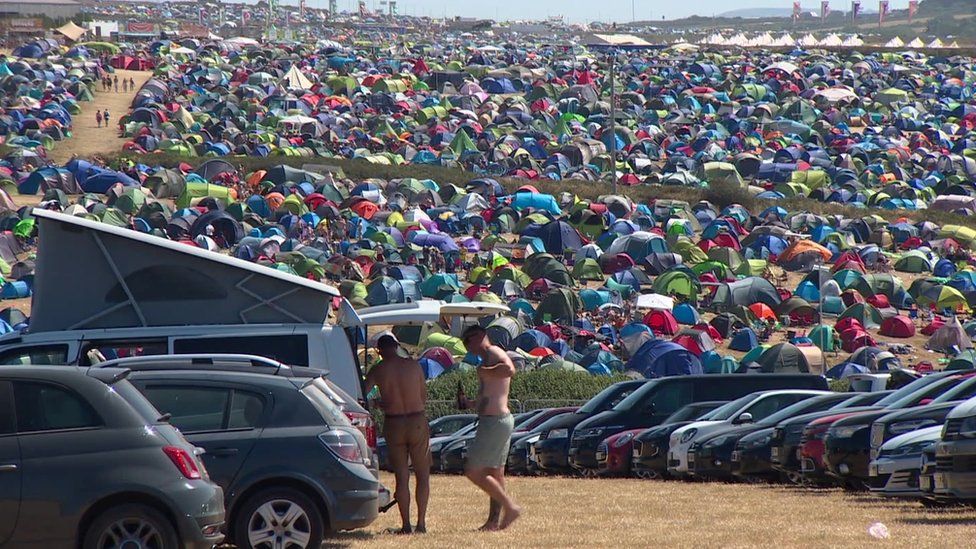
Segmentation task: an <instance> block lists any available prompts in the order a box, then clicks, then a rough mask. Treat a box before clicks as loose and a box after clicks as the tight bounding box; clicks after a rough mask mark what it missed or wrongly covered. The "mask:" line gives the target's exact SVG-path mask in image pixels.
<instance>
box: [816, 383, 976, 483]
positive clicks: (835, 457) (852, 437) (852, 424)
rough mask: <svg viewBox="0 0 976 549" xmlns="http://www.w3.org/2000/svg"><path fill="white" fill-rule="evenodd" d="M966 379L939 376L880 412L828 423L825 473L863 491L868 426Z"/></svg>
mask: <svg viewBox="0 0 976 549" xmlns="http://www.w3.org/2000/svg"><path fill="white" fill-rule="evenodd" d="M968 378H969V374H963V375H958V374H956V375H954V374H952V373H950V374H949V375H943V376H942V377H940V378H939V379H937V380H936V381H935V382H934V383H931V384H930V385H928V386H926V387H923V388H921V389H919V390H918V391H915V392H914V393H912V394H910V395H908V396H906V397H904V398H902V399H900V400H898V401H896V402H893V403H891V404H889V405H888V406H886V407H885V408H884V409H882V410H872V411H866V412H861V413H858V414H854V415H852V416H850V417H845V418H843V419H839V420H837V421H835V422H834V423H832V424H831V425H830V428H829V429H828V430H827V433H826V435H825V436H824V464H825V465H826V467H827V473H828V474H829V475H830V476H832V477H834V478H835V479H837V480H838V481H839V482H840V484H842V485H843V486H846V487H849V488H854V489H863V488H865V487H867V486H868V482H869V481H870V478H871V477H870V475H869V470H868V466H869V465H870V463H871V424H872V423H874V422H875V421H876V420H878V419H880V418H881V417H883V416H886V415H888V414H890V413H891V412H895V411H898V410H905V409H908V408H912V407H915V406H919V405H921V404H923V403H924V404H927V403H928V402H930V401H932V400H933V399H935V398H938V397H939V396H941V395H942V394H944V393H946V392H947V391H949V390H951V389H953V388H954V387H956V386H958V385H959V384H961V383H962V382H964V381H965V380H966V379H968ZM922 379H925V378H922Z"/></svg>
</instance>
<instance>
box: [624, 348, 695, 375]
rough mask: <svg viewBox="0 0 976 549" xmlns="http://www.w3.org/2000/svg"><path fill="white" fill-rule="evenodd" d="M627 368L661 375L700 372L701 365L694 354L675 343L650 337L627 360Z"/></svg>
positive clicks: (644, 373)
mask: <svg viewBox="0 0 976 549" xmlns="http://www.w3.org/2000/svg"><path fill="white" fill-rule="evenodd" d="M625 368H626V369H627V370H634V371H637V372H640V373H642V374H643V375H644V377H663V376H680V375H691V374H701V373H702V365H701V361H699V360H698V357H696V356H695V355H694V354H692V353H691V351H689V350H688V349H685V348H684V347H682V346H681V345H678V344H677V343H672V342H670V341H665V340H663V339H651V340H649V341H646V342H645V343H644V344H643V345H641V348H640V350H638V351H637V353H636V354H635V355H634V356H633V357H631V359H630V360H628V361H627V365H626V367H625Z"/></svg>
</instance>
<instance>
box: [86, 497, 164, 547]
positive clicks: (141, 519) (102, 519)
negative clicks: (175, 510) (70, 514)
mask: <svg viewBox="0 0 976 549" xmlns="http://www.w3.org/2000/svg"><path fill="white" fill-rule="evenodd" d="M178 546H179V539H178V538H177V535H176V528H174V527H173V525H172V524H171V523H170V521H169V520H168V519H167V518H166V517H165V516H163V514H162V513H160V512H159V511H157V510H155V509H153V508H152V507H149V506H148V505H140V504H131V505H120V506H118V507H113V508H111V509H109V510H108V511H105V512H103V513H102V514H100V515H98V516H97V517H95V520H94V521H93V522H92V524H91V527H89V528H88V531H87V532H86V533H85V540H84V544H83V547H84V549H116V548H118V549H121V548H123V547H124V548H129V547H132V548H139V549H168V548H170V547H178Z"/></svg>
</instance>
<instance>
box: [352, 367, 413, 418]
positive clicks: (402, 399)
mask: <svg viewBox="0 0 976 549" xmlns="http://www.w3.org/2000/svg"><path fill="white" fill-rule="evenodd" d="M366 384H367V386H369V385H371V384H375V385H376V386H377V387H379V389H380V398H381V400H380V406H381V407H382V408H383V413H384V414H386V415H387V416H402V415H407V414H416V413H421V412H424V411H425V409H426V403H427V383H426V380H425V379H424V371H423V369H422V368H421V367H420V364H418V363H417V361H416V360H412V359H408V358H400V357H394V358H387V359H385V360H383V361H382V362H380V363H379V364H377V365H376V366H374V367H373V369H372V370H370V371H369V374H368V375H367V376H366Z"/></svg>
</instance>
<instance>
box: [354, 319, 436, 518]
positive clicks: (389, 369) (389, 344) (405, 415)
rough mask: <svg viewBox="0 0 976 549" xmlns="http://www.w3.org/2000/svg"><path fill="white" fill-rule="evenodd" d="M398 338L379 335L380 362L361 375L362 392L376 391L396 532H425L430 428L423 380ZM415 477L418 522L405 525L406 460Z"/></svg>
mask: <svg viewBox="0 0 976 549" xmlns="http://www.w3.org/2000/svg"><path fill="white" fill-rule="evenodd" d="M399 349H400V343H399V342H398V341H397V340H396V338H395V337H393V336H392V335H382V336H380V338H379V339H378V340H377V341H376V350H377V351H378V352H379V355H380V357H382V359H383V360H382V361H381V362H380V363H379V364H377V365H376V366H374V367H373V368H372V369H371V370H370V371H369V373H368V374H367V375H366V391H367V392H369V391H370V390H371V389H372V388H373V386H376V387H378V388H379V391H380V407H381V408H382V409H383V418H384V419H383V435H384V436H385V437H386V447H387V450H388V452H389V456H390V465H391V466H392V467H393V473H394V475H395V476H396V490H395V491H394V493H393V495H394V497H395V498H396V502H397V506H398V507H399V509H400V520H401V522H402V524H403V526H402V528H400V530H398V531H397V533H399V534H410V533H412V532H414V531H416V532H417V533H426V532H427V501H428V500H429V499H430V463H431V458H430V429H429V426H428V423H427V413H426V407H427V382H426V380H425V379H424V371H423V369H422V368H421V366H420V364H419V363H417V361H416V360H413V359H411V358H404V357H402V356H400V354H399ZM411 464H413V472H414V475H415V476H416V477H417V483H416V496H417V527H416V528H415V529H414V528H411V526H410V465H411Z"/></svg>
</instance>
